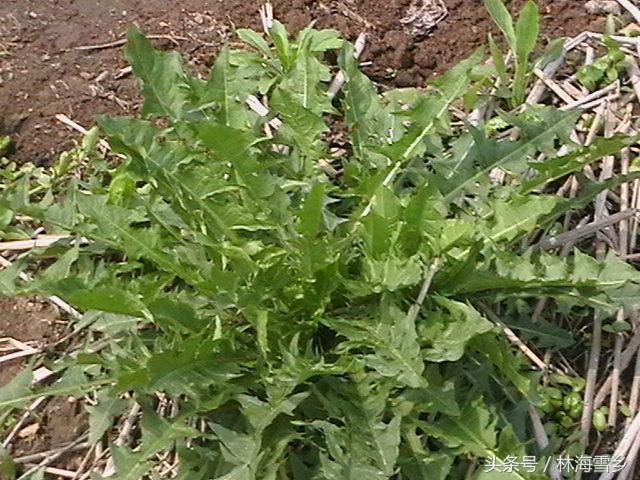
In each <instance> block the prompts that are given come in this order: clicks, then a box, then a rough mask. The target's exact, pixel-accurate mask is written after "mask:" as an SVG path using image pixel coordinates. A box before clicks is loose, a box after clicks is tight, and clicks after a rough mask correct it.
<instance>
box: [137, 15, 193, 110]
mask: <svg viewBox="0 0 640 480" xmlns="http://www.w3.org/2000/svg"><path fill="white" fill-rule="evenodd" d="M127 59H128V60H129V63H131V66H132V67H133V72H134V73H135V74H136V76H137V77H138V78H139V79H140V80H141V81H142V84H143V92H144V98H145V102H144V105H143V107H142V113H143V115H148V116H153V115H161V116H168V117H171V118H174V119H177V118H180V117H181V116H182V114H183V111H184V109H185V105H186V104H187V94H186V76H185V73H184V70H183V69H182V61H181V58H180V56H179V55H178V54H177V53H176V52H170V53H165V52H159V51H157V50H155V49H154V48H153V46H152V45H151V43H150V42H149V40H147V38H146V37H145V36H144V35H143V34H142V32H141V31H140V30H139V29H138V28H137V27H135V26H134V27H131V29H130V30H129V35H128V43H127Z"/></svg>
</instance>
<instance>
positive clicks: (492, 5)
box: [484, 0, 517, 52]
mask: <svg viewBox="0 0 640 480" xmlns="http://www.w3.org/2000/svg"><path fill="white" fill-rule="evenodd" d="M484 6H485V8H486V9H487V10H488V11H489V15H491V18H492V19H493V21H494V22H495V23H496V25H498V27H499V28H500V30H501V31H502V33H503V34H504V36H505V38H506V39H507V43H508V44H509V47H510V48H511V50H513V51H514V52H515V50H516V45H517V43H516V42H517V37H516V31H515V28H514V26H513V18H511V14H510V13H509V10H507V7H505V5H504V2H503V1H502V0H484Z"/></svg>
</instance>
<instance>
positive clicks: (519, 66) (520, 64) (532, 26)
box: [484, 0, 540, 107]
mask: <svg viewBox="0 0 640 480" xmlns="http://www.w3.org/2000/svg"><path fill="white" fill-rule="evenodd" d="M484 4H485V7H486V8H487V10H488V11H489V14H490V15H491V18H492V19H493V21H494V22H495V23H496V25H498V27H499V28H500V31H501V32H502V34H503V35H504V38H505V40H506V41H507V45H508V46H509V49H510V50H511V52H512V54H513V56H514V63H515V69H514V72H513V86H512V94H513V97H512V98H511V100H510V102H511V106H512V107H514V106H517V105H520V104H521V103H522V102H523V101H524V94H525V90H526V87H527V80H528V77H529V57H530V56H531V54H532V53H533V50H534V49H535V47H536V44H537V43H538V35H539V33H540V19H539V14H538V6H537V4H536V2H534V1H533V0H527V2H526V3H525V4H524V7H523V8H522V10H521V12H520V14H519V16H518V20H517V21H516V23H515V25H514V22H513V18H512V16H511V14H510V13H509V10H507V7H506V6H505V4H504V2H503V0H485V1H484ZM489 46H490V48H491V56H492V58H493V62H494V65H495V66H496V69H497V71H498V73H499V77H500V80H501V82H502V84H503V87H506V86H507V84H508V83H509V76H508V73H507V62H506V60H505V57H504V55H503V54H502V52H501V50H500V48H499V47H498V45H497V44H496V43H495V41H494V40H493V38H492V37H491V36H489Z"/></svg>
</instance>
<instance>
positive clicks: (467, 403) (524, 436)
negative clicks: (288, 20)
mask: <svg viewBox="0 0 640 480" xmlns="http://www.w3.org/2000/svg"><path fill="white" fill-rule="evenodd" d="M525 8H526V9H528V10H527V12H528V13H525V14H523V15H522V17H521V18H522V20H521V22H522V24H523V25H524V24H525V23H528V22H532V21H533V20H531V19H532V18H533V10H532V7H525ZM521 22H519V24H520V23H521ZM505 25H506V24H505ZM523 28H524V26H519V27H516V31H520V30H522V29H523ZM530 34H531V32H529V37H528V40H526V44H524V45H519V46H518V48H517V49H516V51H517V52H519V55H520V57H519V58H520V60H519V62H518V64H519V65H520V70H518V72H519V73H518V75H519V77H518V78H520V80H518V83H517V85H518V86H517V89H518V90H517V91H518V92H519V93H518V95H519V96H521V95H522V91H521V90H522V88H523V83H522V82H523V80H522V78H524V74H523V73H522V68H525V66H526V61H525V62H524V63H522V60H521V59H522V58H523V56H524V58H526V56H527V55H528V52H529V51H530V48H529V46H530V44H531V41H532V38H533V37H532V36H531V35H530ZM239 35H240V37H241V38H242V39H243V40H244V41H245V42H246V43H247V44H248V45H249V47H250V48H249V49H238V50H232V49H229V48H225V49H223V50H222V52H221V53H220V55H219V56H218V58H217V61H216V63H215V65H214V67H213V69H212V72H211V75H210V76H209V78H208V79H206V80H203V79H200V78H197V77H194V76H192V75H190V74H188V73H187V72H186V71H185V70H184V69H183V66H182V63H181V60H180V58H179V56H177V55H176V54H174V53H166V52H160V51H156V50H154V49H153V48H152V46H151V44H150V43H149V41H148V40H147V39H146V38H145V37H144V36H143V35H142V33H141V32H140V31H138V30H137V29H135V28H134V29H132V30H131V32H130V34H129V45H128V48H127V57H128V59H129V61H130V62H131V64H132V65H133V71H134V73H135V74H136V75H137V76H138V77H139V78H140V80H141V83H142V89H143V94H144V97H145V102H144V106H143V109H142V117H143V118H108V117H100V118H99V120H98V123H99V126H100V130H101V132H102V134H104V135H105V136H106V139H107V140H108V142H109V144H110V145H111V148H112V149H113V151H114V153H116V154H118V155H120V157H119V159H118V161H117V162H115V163H108V162H106V161H105V159H104V158H103V157H102V156H101V155H99V154H98V153H97V152H96V151H95V148H96V136H95V132H93V133H92V134H91V136H90V137H89V138H88V139H87V140H86V141H85V142H84V144H83V147H82V148H80V149H78V150H76V151H74V152H72V154H69V155H67V156H66V157H64V158H63V160H64V161H63V162H62V164H61V165H57V166H55V167H53V168H52V169H50V170H48V171H45V172H42V171H33V170H31V169H24V170H20V171H16V172H13V173H12V174H7V175H5V178H4V183H3V188H2V194H1V196H0V205H1V206H2V208H3V209H5V210H6V211H7V212H10V214H11V218H12V219H14V218H15V217H16V216H18V215H20V219H21V220H13V225H14V229H15V230H14V231H22V232H24V233H25V235H30V233H31V232H32V231H33V229H35V228H37V227H44V228H45V229H46V231H47V232H50V233H59V234H64V235H67V236H68V238H67V239H66V240H65V239H63V240H61V241H60V242H57V243H56V244H55V245H53V246H51V247H49V248H46V249H38V250H34V251H33V252H32V253H31V254H30V255H29V256H28V257H24V258H21V259H19V260H18V261H16V262H15V263H14V264H13V265H12V266H11V267H9V268H5V269H3V270H1V271H0V291H1V292H2V293H3V294H5V295H15V294H43V295H57V296H59V297H61V298H63V299H65V300H66V301H68V302H70V303H71V304H72V305H74V306H75V307H76V308H78V309H81V310H82V311H83V312H84V313H83V316H82V318H81V319H80V320H78V321H76V322H75V324H74V328H75V330H76V335H77V337H78V338H85V342H86V344H85V345H83V346H82V347H81V348H80V349H79V350H77V351H75V352H74V353H73V354H72V355H69V356H68V357H66V358H65V359H63V360H61V361H58V362H54V363H53V364H52V365H50V367H51V368H52V369H53V370H54V372H55V373H54V377H53V378H52V379H51V380H50V382H51V383H50V385H49V386H48V387H44V388H40V387H34V386H33V385H32V374H31V371H30V370H29V369H27V370H25V371H24V372H22V373H21V374H19V375H18V376H16V377H15V379H14V380H13V381H12V382H11V383H10V384H9V385H8V386H7V387H5V388H3V389H1V390H0V408H2V409H5V410H10V409H12V408H16V407H19V406H22V405H25V404H26V403H27V402H28V401H29V400H30V399H33V398H35V397H38V396H42V395H81V394H83V393H85V392H89V391H91V392H95V394H96V397H95V398H96V399H97V404H96V405H95V406H91V407H89V408H88V413H89V415H90V421H89V427H90V435H89V439H90V441H92V442H95V441H98V440H99V439H102V438H103V437H105V436H110V435H111V427H112V423H113V421H114V419H115V418H117V417H118V416H119V415H120V414H122V412H126V411H127V410H128V409H130V408H132V405H133V404H134V402H136V403H137V404H138V405H140V408H141V411H142V418H141V423H140V430H141V435H140V438H139V440H137V442H138V444H137V445H136V446H135V448H132V447H127V446H115V445H111V447H110V451H111V455H112V457H113V461H114V465H115V470H116V474H115V476H113V477H110V478H113V479H114V480H137V479H140V478H154V477H152V475H156V476H158V475H160V473H159V472H160V469H161V468H163V467H162V465H161V462H159V461H158V460H157V458H158V455H159V454H160V453H162V452H166V451H172V452H174V453H175V454H176V455H177V458H179V460H180V462H179V466H178V467H177V468H178V471H177V473H176V475H177V476H176V478H184V479H190V480H191V479H220V480H223V479H224V480H230V479H247V480H248V479H265V480H266V479H270V480H271V479H279V480H283V479H308V478H318V479H320V478H322V479H335V480H344V479H354V480H355V479H361V478H371V479H381V480H382V479H391V478H393V479H403V480H404V479H409V480H414V479H415V480H423V479H425V478H428V479H430V480H431V479H434V480H437V479H462V478H465V475H467V472H469V471H470V469H469V467H470V466H473V465H474V464H477V463H479V462H482V461H483V459H486V458H488V457H496V458H498V459H504V458H506V457H507V456H509V455H516V456H522V455H524V454H525V453H527V452H530V453H531V452H533V453H537V454H539V455H540V459H541V465H543V464H544V460H543V456H544V455H548V454H550V453H552V452H548V451H544V452H542V451H538V450H537V449H536V447H535V445H533V444H532V443H531V442H530V439H531V438H532V434H531V431H530V427H529V426H528V425H527V424H526V422H523V421H522V418H523V412H526V411H527V409H528V407H529V405H531V404H534V405H542V397H541V396H540V394H539V391H538V390H539V389H538V383H539V377H540V375H539V373H537V372H535V371H534V370H533V369H532V368H531V366H530V364H529V362H528V361H527V360H525V359H524V358H523V357H522V356H521V355H520V354H519V353H518V352H517V350H516V349H515V348H514V347H513V346H512V345H511V344H510V343H509V342H508V341H507V340H506V339H505V337H504V336H503V334H502V330H503V328H504V325H503V322H507V323H509V324H511V325H512V326H513V327H514V328H516V329H518V330H519V331H521V332H523V333H526V335H530V337H527V338H534V339H539V338H545V336H546V338H549V336H550V335H551V336H553V335H555V334H556V333H557V330H555V331H554V330H553V329H551V331H552V334H549V331H550V330H549V329H548V328H545V324H544V323H542V324H539V325H532V323H531V322H530V321H529V320H528V319H529V318H530V316H531V312H532V309H533V307H532V305H531V300H532V299H537V298H540V297H547V298H550V299H553V300H554V303H553V305H554V307H553V308H561V309H562V311H563V312H568V311H571V310H572V309H574V308H597V309H599V310H600V311H602V312H613V311H616V309H617V308H619V307H620V305H625V304H633V303H634V302H635V301H636V296H635V295H634V294H633V292H634V291H636V289H637V287H638V282H640V277H639V276H638V274H637V272H636V271H635V270H634V269H633V268H631V267H629V266H628V265H627V264H625V263H623V262H622V261H620V260H619V259H617V258H616V257H615V256H614V255H611V256H609V257H607V258H606V259H605V260H604V261H603V262H599V261H596V260H595V259H594V258H592V257H590V256H588V255H586V254H584V253H581V252H579V251H577V250H576V251H575V252H574V253H573V254H572V255H569V256H567V257H563V258H560V257H558V256H557V255H554V254H550V253H545V252H541V251H540V250H539V249H535V248H528V249H527V248H524V247H522V246H521V245H523V244H525V243H526V242H523V240H525V239H530V238H533V237H536V236H540V235H542V234H544V232H546V231H547V230H548V229H549V228H552V227H553V225H554V223H555V222H556V221H557V220H558V219H560V218H562V216H563V215H564V213H566V212H567V211H569V210H570V209H571V208H573V207H574V206H576V205H578V206H580V205H581V203H580V202H585V201H587V200H590V199H592V198H593V197H594V196H595V195H597V194H598V193H599V192H600V191H602V190H603V189H605V188H609V187H611V186H612V182H613V181H608V182H602V183H593V182H586V181H585V179H583V178H579V183H580V186H581V189H580V195H578V196H577V198H576V199H575V200H572V201H571V202H569V201H564V200H562V199H560V198H559V197H557V196H556V195H553V194H547V193H545V191H546V189H547V187H548V186H550V185H553V182H554V181H556V180H557V179H558V178H561V177H563V176H565V175H568V174H572V173H574V172H576V171H579V170H581V169H582V168H583V167H584V165H585V164H587V163H590V162H594V161H597V160H598V159H600V158H602V156H605V155H610V154H612V153H614V152H616V151H618V150H619V149H620V148H623V147H625V146H628V145H630V144H631V142H632V139H628V138H626V137H623V136H616V137H614V138H610V139H600V138H596V139H595V140H594V142H593V144H592V145H591V146H590V147H583V148H581V147H578V146H575V145H574V146H573V149H572V150H571V151H570V153H568V154H567V153H566V152H565V153H564V154H563V155H560V153H559V149H560V145H565V144H571V143H570V140H569V136H570V133H571V131H572V130H573V129H574V128H575V124H576V121H577V119H578V117H579V112H560V111H557V110H555V109H553V108H550V107H539V108H531V109H529V110H525V111H524V112H522V113H519V114H513V115H506V116H505V118H506V121H507V122H508V123H509V124H510V125H515V126H517V127H518V128H519V129H520V131H521V135H520V137H519V139H517V140H514V141H498V140H496V139H495V138H493V137H491V136H488V135H487V134H486V133H485V132H484V131H483V129H474V128H467V127H466V126H462V127H461V126H460V125H459V124H454V123H453V122H452V121H451V118H450V115H449V111H450V107H451V106H452V105H453V104H456V105H459V104H460V102H461V99H462V98H463V97H464V96H465V94H466V93H467V91H468V90H469V89H472V88H475V86H474V85H472V83H473V81H472V80H471V74H470V73H471V71H472V70H473V69H474V68H475V67H476V66H477V65H478V64H479V63H480V62H481V61H482V60H483V53H482V52H481V51H478V52H476V53H475V54H473V55H472V56H471V57H470V58H469V59H467V60H466V61H464V62H462V63H461V64H460V65H458V66H457V67H455V68H453V69H452V70H451V71H449V72H447V73H445V74H444V75H443V76H442V77H440V78H439V79H436V80H434V81H433V82H432V83H431V84H430V85H429V88H428V89H426V90H422V89H401V90H391V91H388V92H385V93H384V94H383V95H380V94H378V93H377V91H376V89H375V86H374V85H373V83H372V82H371V81H370V80H369V79H368V78H367V77H366V76H365V75H364V74H363V73H362V72H360V71H359V70H358V67H357V62H356V59H355V58H354V55H353V46H352V45H351V44H349V43H347V42H344V41H343V40H341V39H340V38H339V36H338V34H337V32H335V31H332V30H321V31H318V30H314V29H311V28H308V29H304V30H303V31H302V32H300V34H299V35H298V36H297V38H295V39H293V38H290V37H288V36H287V34H286V32H285V31H284V28H283V27H282V26H281V25H280V24H279V23H277V22H274V26H273V28H272V29H271V30H270V31H269V35H268V37H266V38H265V37H263V36H262V35H260V34H258V33H256V32H252V31H248V30H242V31H240V32H239ZM329 50H338V55H337V57H338V64H339V69H340V71H341V72H342V75H344V78H345V80H346V83H345V85H344V88H343V92H342V94H341V96H340V97H339V98H338V99H336V100H334V99H332V98H331V96H329V95H327V89H328V85H329V82H330V81H331V78H332V73H333V72H334V71H335V70H334V67H333V66H331V65H330V64H328V63H327V61H326V58H327V56H326V55H325V53H326V52H327V51H329ZM258 95H261V96H265V97H267V98H268V99H269V103H268V105H269V110H268V113H265V112H264V111H262V110H263V109H259V110H260V113H256V112H255V111H254V110H255V109H251V108H249V107H248V106H247V103H246V101H247V99H248V98H253V96H258ZM276 120H277V121H276ZM336 137H340V138H342V139H343V141H342V143H341V144H340V145H341V148H342V151H343V152H344V153H343V154H342V157H340V158H334V157H332V153H333V152H334V151H335V149H334V146H335V143H334V142H335V138H336ZM542 153H544V154H545V155H546V157H547V158H548V160H547V161H546V162H544V163H540V162H538V161H537V158H538V157H539V155H540V154H542ZM327 164H330V165H332V169H330V170H329V169H327V168H326V165H327ZM495 167H502V168H504V169H505V171H506V172H507V180H508V181H507V182H506V184H505V185H501V184H495V183H493V182H492V181H491V180H490V179H489V178H488V176H487V173H488V172H489V171H490V170H491V169H493V168H495ZM327 171H328V172H329V174H327ZM525 172H526V173H527V175H526V176H525V175H524V173H525ZM43 175H44V176H46V178H47V179H48V180H47V182H45V184H42V182H39V179H42V178H43ZM620 181H622V180H620ZM25 219H26V220H25ZM27 268H31V270H32V272H31V273H32V275H33V281H31V282H23V281H22V280H21V279H20V273H21V272H23V271H24V270H25V269H27ZM514 306H517V308H515V307H514ZM504 312H507V314H505V313H504ZM550 312H552V309H550ZM503 317H504V318H503ZM553 332H555V333H553ZM83 333H87V334H86V335H84V337H82V335H83ZM560 337H562V336H560ZM558 341H559V340H556V343H553V342H552V343H551V344H550V345H551V346H553V345H557V344H558V343H557V342H558ZM562 341H563V342H565V343H560V345H565V344H566V342H569V343H571V339H570V338H569V339H567V338H562ZM547 345H549V344H547ZM572 408H573V406H569V412H571V411H572ZM541 469H542V467H541ZM479 471H480V470H479ZM474 478H488V477H487V476H486V475H484V476H483V474H481V473H479V474H478V475H476V476H475V477H474ZM512 478H520V479H522V478H528V479H539V478H545V476H544V475H543V473H542V470H540V472H539V473H538V474H528V473H527V474H525V473H520V474H518V475H516V476H515V477H512Z"/></svg>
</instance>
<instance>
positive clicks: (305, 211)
mask: <svg viewBox="0 0 640 480" xmlns="http://www.w3.org/2000/svg"><path fill="white" fill-rule="evenodd" d="M324 189H325V186H324V185H323V184H321V183H317V184H315V185H314V186H313V187H312V188H311V191H310V192H309V195H308V196H307V198H305V200H304V204H303V205H302V209H301V210H300V214H299V215H298V217H299V218H300V224H299V225H298V231H299V232H300V233H301V234H302V235H304V236H305V237H307V238H315V237H316V236H317V235H318V232H319V231H320V227H321V225H322V210H323V208H324Z"/></svg>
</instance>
